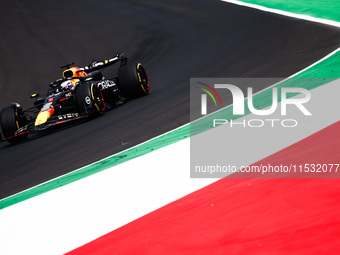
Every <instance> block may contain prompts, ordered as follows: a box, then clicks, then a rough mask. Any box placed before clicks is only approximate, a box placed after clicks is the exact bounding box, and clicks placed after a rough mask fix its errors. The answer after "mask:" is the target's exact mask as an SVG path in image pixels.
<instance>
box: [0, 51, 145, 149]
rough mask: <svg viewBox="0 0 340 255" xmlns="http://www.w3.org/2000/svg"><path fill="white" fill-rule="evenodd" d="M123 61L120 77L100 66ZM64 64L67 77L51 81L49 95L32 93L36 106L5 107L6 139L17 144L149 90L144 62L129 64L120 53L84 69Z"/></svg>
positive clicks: (1, 118)
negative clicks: (105, 74)
mask: <svg viewBox="0 0 340 255" xmlns="http://www.w3.org/2000/svg"><path fill="white" fill-rule="evenodd" d="M117 62H120V67H119V69H118V77H115V78H112V79H105V78H104V77H103V74H102V73H101V72H99V71H98V70H99V69H102V68H105V67H108V66H110V65H113V64H114V63H117ZM72 65H74V63H69V64H66V65H63V66H62V68H66V70H64V72H63V79H58V80H56V81H54V82H52V83H51V84H50V88H49V89H48V91H47V95H46V97H43V98H41V97H39V94H33V95H31V98H32V99H33V98H34V99H35V101H34V106H33V107H32V108H29V109H27V110H23V109H22V107H21V106H20V105H19V104H18V103H12V104H11V105H10V106H8V107H6V108H4V109H2V111H1V114H0V125H1V130H2V135H3V138H4V139H3V140H6V141H8V142H10V143H17V142H20V141H23V140H25V139H27V137H28V134H29V133H34V132H38V131H41V130H45V129H47V128H49V127H51V126H55V125H57V124H61V123H66V122H69V121H73V120H77V119H81V118H93V117H95V116H98V115H100V114H102V113H103V112H104V111H106V110H109V109H112V108H115V107H117V106H119V105H121V104H123V103H125V102H126V101H127V100H128V99H133V98H136V97H140V96H143V95H147V94H148V93H149V87H150V86H149V79H148V76H147V74H146V72H145V69H144V67H143V66H142V64H140V63H138V64H127V58H126V57H124V56H123V55H117V56H115V57H114V58H111V59H109V60H104V61H93V62H92V63H91V64H90V65H88V66H85V67H83V68H78V67H72Z"/></svg>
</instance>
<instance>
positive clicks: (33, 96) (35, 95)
mask: <svg viewBox="0 0 340 255" xmlns="http://www.w3.org/2000/svg"><path fill="white" fill-rule="evenodd" d="M38 96H39V93H36V94H32V95H31V99H33V98H37V97H38Z"/></svg>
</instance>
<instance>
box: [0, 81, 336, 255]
mask: <svg viewBox="0 0 340 255" xmlns="http://www.w3.org/2000/svg"><path fill="white" fill-rule="evenodd" d="M339 89H340V86H338V85H336V84H335V83H334V82H333V83H330V84H327V85H325V86H322V87H319V88H316V89H315V90H314V92H312V93H313V94H312V98H318V97H317V95H319V96H320V98H321V100H314V102H315V103H317V104H318V105H316V108H320V109H322V107H324V108H325V109H328V108H329V107H330V104H332V103H338V101H336V100H335V99H334V98H331V97H330V96H333V97H336V96H337V95H338V94H339V93H340V92H339ZM324 95H327V97H325V96H324ZM322 98H323V99H322ZM333 100H334V101H335V102H334V101H333ZM339 103H340V102H339ZM339 103H338V104H339ZM335 108H336V109H335V110H337V109H339V107H335ZM312 112H313V110H312ZM328 114H331V113H328ZM327 116H328V115H327ZM248 117H250V116H247V118H248ZM331 121H336V119H334V120H333V119H332V120H331ZM325 125H327V123H323V122H316V123H313V125H310V128H311V130H309V131H308V133H305V132H302V133H299V135H296V136H294V137H293V138H290V140H289V144H291V143H294V142H296V141H298V140H299V139H301V138H303V137H305V136H306V135H308V134H310V132H316V131H317V130H319V129H321V128H322V127H324V126H325ZM202 135H203V134H202ZM264 135H265V134H264ZM258 138H259V139H260V138H261V137H258ZM289 144H288V143H287V141H286V140H285V141H284V142H283V143H281V144H278V145H276V150H279V149H280V146H281V148H283V147H285V146H287V145H289ZM189 148H190V144H189V139H186V140H182V141H180V142H177V143H175V144H172V145H169V146H167V147H164V148H161V149H159V150H156V151H155V152H153V153H149V154H146V155H144V156H142V157H139V158H135V159H133V160H131V161H128V162H125V163H123V164H121V165H119V166H116V167H113V168H111V169H108V170H106V171H103V172H100V173H97V174H95V175H92V176H90V177H88V178H85V179H81V180H79V181H77V182H74V183H72V184H69V185H66V186H63V187H61V188H59V189H56V190H53V191H50V192H48V193H45V194H43V195H40V196H37V197H34V198H32V199H29V200H26V201H23V202H21V203H19V204H15V205H13V206H10V207H7V208H5V209H3V210H1V211H0V226H1V228H0V243H1V254H5V255H7V254H62V253H65V252H67V251H70V250H72V249H74V248H76V247H78V246H80V245H83V244H86V243H88V242H89V241H91V240H93V239H95V238H98V237H100V236H102V235H104V234H106V233H108V232H110V231H112V230H114V229H117V228H118V227H120V226H123V225H125V224H126V223H129V222H131V221H133V220H135V219H137V218H139V217H141V216H143V215H145V214H147V213H150V212H152V211H154V210H156V209H157V208H160V207H161V206H164V205H166V204H168V203H170V202H172V201H174V200H177V199H179V198H181V197H183V196H185V195H186V194H190V193H192V192H194V191H195V190H197V189H200V188H202V187H205V186H206V185H208V184H210V183H212V182H214V181H215V180H216V179H190V178H189V176H190V173H189V163H190V162H189ZM242 148H243V152H242V153H243V155H245V156H250V155H251V156H253V154H252V153H251V151H249V150H253V147H252V146H250V145H249V146H247V144H246V143H244V144H243V146H242ZM247 148H248V149H247ZM265 149H266V148H265ZM265 153H266V154H271V153H272V150H271V149H270V148H267V150H266V151H265ZM260 156H261V157H263V156H264V154H261V155H260ZM260 159H261V158H254V157H252V158H251V159H249V158H248V159H247V160H244V161H243V162H247V164H248V163H249V164H250V163H252V162H254V161H257V160H260Z"/></svg>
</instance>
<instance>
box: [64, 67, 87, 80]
mask: <svg viewBox="0 0 340 255" xmlns="http://www.w3.org/2000/svg"><path fill="white" fill-rule="evenodd" d="M86 75H87V73H86V72H85V71H81V70H80V68H79V67H71V68H69V69H67V70H65V71H64V72H63V77H64V78H71V77H82V76H86Z"/></svg>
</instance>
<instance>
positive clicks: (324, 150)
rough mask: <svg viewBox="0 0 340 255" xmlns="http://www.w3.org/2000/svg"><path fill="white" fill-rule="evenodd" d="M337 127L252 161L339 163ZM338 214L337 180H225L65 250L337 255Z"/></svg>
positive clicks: (339, 188) (339, 182)
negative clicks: (97, 237) (73, 248)
mask: <svg viewBox="0 0 340 255" xmlns="http://www.w3.org/2000/svg"><path fill="white" fill-rule="evenodd" d="M339 131H340V122H338V123H336V124H334V125H331V126H329V127H328V128H326V129H324V130H322V131H320V132H318V133H316V134H314V135H312V136H310V137H308V138H307V139H304V140H302V141H300V142H298V143H296V144H294V145H292V146H290V147H288V148H286V149H284V150H282V151H280V152H278V153H276V154H274V155H272V156H270V157H268V158H266V159H264V160H262V161H261V162H259V164H260V163H263V164H267V163H271V164H278V163H280V164H281V163H286V164H288V163H289V164H290V163H293V164H301V163H312V162H314V163H340V132H339ZM311 161H312V162H311ZM292 176H293V175H290V176H288V177H292ZM333 176H334V175H333ZM242 177H246V176H245V175H243V176H242ZM305 177H307V176H305ZM328 177H330V175H328ZM117 206H119V205H117ZM136 210H138V208H136ZM339 216H340V180H339V179H335V178H333V179H332V178H328V179H326V178H323V179H315V178H278V179H269V178H241V179H239V178H238V179H235V178H228V179H222V180H219V181H217V182H215V183H213V184H211V185H209V186H207V187H205V188H203V189H201V190H199V191H197V192H194V193H192V194H190V195H188V196H186V197H184V198H181V199H179V200H177V201H175V202H173V203H171V204H169V205H167V206H164V207H162V208H160V209H158V210H156V211H154V212H152V213H150V214H148V215H146V216H144V217H141V218H140V219H137V220H136V221H134V222H131V223H129V224H127V225H125V226H123V227H121V228H119V229H117V230H115V231H113V232H111V233H108V234H107V235H104V236H103V237H101V238H99V239H97V240H94V241H93V242H91V243H89V244H86V245H84V246H82V247H80V248H78V249H76V250H74V251H72V252H70V253H69V254H164V255H166V254H247V255H248V254H308V255H310V254H318V255H319V254H340V246H339V245H338V240H339V236H340V217H339ZM112 217H114V215H113V216H112Z"/></svg>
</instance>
